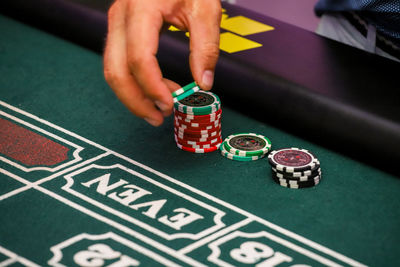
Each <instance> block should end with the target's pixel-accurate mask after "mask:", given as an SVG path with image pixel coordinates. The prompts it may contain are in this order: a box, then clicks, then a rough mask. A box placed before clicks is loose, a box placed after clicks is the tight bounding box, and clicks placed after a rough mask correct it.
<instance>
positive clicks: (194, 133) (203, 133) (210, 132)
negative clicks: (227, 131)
mask: <svg viewBox="0 0 400 267" xmlns="http://www.w3.org/2000/svg"><path fill="white" fill-rule="evenodd" d="M174 130H175V132H178V133H179V134H183V135H188V136H195V137H208V136H214V135H216V133H218V132H220V131H221V128H220V127H218V128H215V129H214V130H207V131H190V130H186V129H182V128H174Z"/></svg>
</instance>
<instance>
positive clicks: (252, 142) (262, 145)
mask: <svg viewBox="0 0 400 267" xmlns="http://www.w3.org/2000/svg"><path fill="white" fill-rule="evenodd" d="M224 146H225V149H226V150H227V151H228V152H230V153H231V154H234V155H238V156H242V157H251V156H261V155H265V154H267V153H268V152H269V151H270V150H271V147H272V144H271V141H270V140H269V139H268V138H267V137H265V136H264V135H261V134H255V133H239V134H233V135H230V136H228V137H227V138H226V139H225V141H224Z"/></svg>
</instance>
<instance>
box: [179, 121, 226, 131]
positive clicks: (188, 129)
mask: <svg viewBox="0 0 400 267" xmlns="http://www.w3.org/2000/svg"><path fill="white" fill-rule="evenodd" d="M174 128H175V129H178V130H179V131H189V132H199V131H208V132H213V131H215V130H217V129H220V128H221V126H220V125H218V124H217V125H216V126H214V125H209V126H207V127H189V126H186V125H183V124H179V123H177V122H175V123H174Z"/></svg>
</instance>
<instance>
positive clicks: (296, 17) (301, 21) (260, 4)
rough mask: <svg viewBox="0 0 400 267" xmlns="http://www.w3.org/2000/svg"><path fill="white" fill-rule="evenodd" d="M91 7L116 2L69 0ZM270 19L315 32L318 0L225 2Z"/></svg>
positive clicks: (226, 0) (229, 0)
mask: <svg viewBox="0 0 400 267" xmlns="http://www.w3.org/2000/svg"><path fill="white" fill-rule="evenodd" d="M69 1H73V2H77V3H83V4H86V5H90V6H92V7H94V8H96V9H98V10H104V8H105V7H108V6H109V5H110V4H111V3H112V2H114V0H69ZM223 1H225V2H228V3H231V4H235V5H239V6H241V7H245V8H247V9H250V10H254V11H256V12H259V13H262V14H264V15H267V16H269V17H272V18H275V19H278V20H281V21H283V22H286V23H289V24H292V25H295V26H297V27H300V28H303V29H306V30H309V31H315V29H316V28H317V25H318V17H317V16H315V14H314V5H315V4H316V3H317V1H318V0H223Z"/></svg>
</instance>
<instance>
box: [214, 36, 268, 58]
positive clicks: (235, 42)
mask: <svg viewBox="0 0 400 267" xmlns="http://www.w3.org/2000/svg"><path fill="white" fill-rule="evenodd" d="M261 46H262V44H260V43H257V42H253V41H251V40H248V39H246V38H243V37H240V36H238V35H236V34H233V33H231V32H224V33H221V35H220V41H219V48H220V49H221V50H223V51H225V52H228V53H235V52H239V51H243V50H248V49H253V48H256V47H261Z"/></svg>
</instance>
